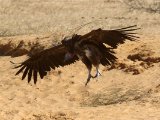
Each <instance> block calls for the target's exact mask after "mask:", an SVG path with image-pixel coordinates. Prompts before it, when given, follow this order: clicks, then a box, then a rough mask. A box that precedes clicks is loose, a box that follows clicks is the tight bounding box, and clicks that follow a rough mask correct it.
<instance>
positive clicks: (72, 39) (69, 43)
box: [62, 34, 79, 53]
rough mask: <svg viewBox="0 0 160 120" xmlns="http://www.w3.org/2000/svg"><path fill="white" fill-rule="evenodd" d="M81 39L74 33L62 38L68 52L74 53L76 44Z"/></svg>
mask: <svg viewBox="0 0 160 120" xmlns="http://www.w3.org/2000/svg"><path fill="white" fill-rule="evenodd" d="M78 40H79V35H77V34H74V35H72V36H67V37H65V38H64V39H63V40H62V44H63V45H64V46H65V47H66V48H67V50H68V52H70V53H74V45H75V43H76V42H77V41H78Z"/></svg>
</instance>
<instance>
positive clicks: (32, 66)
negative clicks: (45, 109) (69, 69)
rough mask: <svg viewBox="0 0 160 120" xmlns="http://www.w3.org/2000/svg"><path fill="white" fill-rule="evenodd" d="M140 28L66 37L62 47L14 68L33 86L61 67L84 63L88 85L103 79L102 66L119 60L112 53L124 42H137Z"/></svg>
mask: <svg viewBox="0 0 160 120" xmlns="http://www.w3.org/2000/svg"><path fill="white" fill-rule="evenodd" d="M137 29H139V28H137V26H136V25H134V26H129V27H124V28H120V29H114V30H102V29H101V28H99V29H96V30H92V31H91V32H89V33H87V34H85V35H77V34H74V35H72V36H71V37H65V38H64V39H63V40H62V41H61V44H59V45H56V46H54V47H51V48H49V49H46V50H43V51H41V52H39V53H36V54H34V55H32V56H30V57H29V58H28V59H27V60H25V61H24V62H22V63H21V64H20V65H19V66H16V67H15V68H20V69H19V70H18V72H17V73H16V75H18V74H19V73H21V72H23V75H22V80H23V79H24V78H25V77H26V76H28V82H30V81H31V79H32V77H33V80H34V83H35V84H36V82H37V76H38V74H39V76H40V78H41V79H43V78H44V76H46V75H47V72H48V71H50V70H51V68H52V69H55V68H57V67H60V66H62V67H63V66H65V65H69V64H72V63H74V62H76V61H77V60H81V61H82V62H83V63H84V64H85V65H86V67H87V69H88V77H87V81H86V83H85V85H87V84H88V82H89V81H90V79H91V78H96V77H98V76H100V75H101V74H100V72H99V65H100V64H102V65H104V66H106V65H111V64H114V62H115V61H116V59H117V58H116V56H115V55H114V51H113V49H115V48H117V46H118V45H119V44H123V43H124V42H125V40H130V41H134V40H136V39H137V38H139V37H138V36H136V33H135V32H134V31H136V30H137ZM92 66H95V67H96V75H95V76H92V75H91V70H92Z"/></svg>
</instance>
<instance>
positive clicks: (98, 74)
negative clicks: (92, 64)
mask: <svg viewBox="0 0 160 120" xmlns="http://www.w3.org/2000/svg"><path fill="white" fill-rule="evenodd" d="M98 69H99V65H97V66H96V75H95V76H93V78H96V77H99V76H102V75H101V73H100V72H99V70H98Z"/></svg>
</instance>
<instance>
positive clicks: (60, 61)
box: [15, 44, 78, 84]
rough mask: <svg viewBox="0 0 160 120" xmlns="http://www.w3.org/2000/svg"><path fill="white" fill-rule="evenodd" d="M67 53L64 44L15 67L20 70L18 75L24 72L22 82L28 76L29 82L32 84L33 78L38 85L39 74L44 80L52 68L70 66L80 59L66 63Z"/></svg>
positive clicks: (42, 52)
mask: <svg viewBox="0 0 160 120" xmlns="http://www.w3.org/2000/svg"><path fill="white" fill-rule="evenodd" d="M66 53H67V50H66V48H65V47H64V46H63V45H62V44H60V45H57V46H54V47H52V48H49V49H46V50H43V51H41V52H39V53H36V54H34V55H32V56H31V57H29V58H28V59H27V60H25V61H24V62H22V63H21V64H20V65H19V66H17V67H15V68H20V69H19V70H18V71H17V73H16V75H18V74H19V73H21V72H23V75H22V80H23V79H24V78H25V77H26V76H28V82H30V81H31V78H32V77H33V79H34V83H35V84H36V82H37V75H38V74H39V75H40V78H41V79H43V77H44V76H45V75H47V72H48V71H50V70H51V68H52V69H55V68H56V67H59V66H65V65H69V64H71V63H74V62H75V61H76V60H78V58H77V57H76V56H74V57H73V58H72V59H70V60H67V61H64V57H65V54H66Z"/></svg>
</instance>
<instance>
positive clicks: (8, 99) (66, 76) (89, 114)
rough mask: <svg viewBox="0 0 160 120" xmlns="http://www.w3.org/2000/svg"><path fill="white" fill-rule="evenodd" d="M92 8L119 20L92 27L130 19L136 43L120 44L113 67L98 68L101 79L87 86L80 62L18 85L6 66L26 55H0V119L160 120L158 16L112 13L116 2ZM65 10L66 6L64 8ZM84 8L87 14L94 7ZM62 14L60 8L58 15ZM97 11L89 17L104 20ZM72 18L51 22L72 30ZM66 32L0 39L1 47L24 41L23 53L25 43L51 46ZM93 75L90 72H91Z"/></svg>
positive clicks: (159, 16) (110, 19)
mask: <svg viewBox="0 0 160 120" xmlns="http://www.w3.org/2000/svg"><path fill="white" fill-rule="evenodd" d="M37 1H38V0H37ZM48 2H49V0H48ZM65 2H68V1H60V2H59V3H56V4H55V5H57V6H58V5H60V3H62V4H61V6H62V5H64V3H65ZM87 3H88V2H87ZM37 4H38V3H37ZM46 4H47V3H46ZM70 4H74V5H75V6H74V7H73V9H74V8H78V10H81V9H83V7H82V6H84V7H85V5H84V4H85V2H84V1H83V0H82V1H81V0H80V1H79V4H78V3H76V2H73V1H72V2H70ZM88 4H89V3H88ZM88 4H87V5H88ZM91 4H93V5H94V6H99V5H101V7H102V8H103V9H104V10H106V11H108V10H110V11H111V10H113V14H114V15H115V16H116V15H117V16H118V17H117V18H115V17H113V16H114V15H113V16H111V13H110V14H109V15H108V16H107V17H108V20H107V21H108V24H107V25H106V24H105V23H104V22H103V23H100V24H98V23H97V26H98V25H99V26H102V27H103V28H105V29H109V28H115V27H119V26H126V25H130V24H131V25H132V23H131V21H132V22H133V23H134V24H138V25H139V26H140V27H141V28H142V29H141V30H140V31H139V33H140V34H141V38H140V39H139V40H138V41H136V42H129V41H126V43H125V44H123V45H120V46H119V47H118V48H117V49H116V50H115V52H116V56H117V57H118V58H119V59H118V61H117V63H116V64H115V65H113V66H111V67H103V66H101V67H100V71H101V73H102V76H101V77H99V78H98V79H92V80H91V82H90V83H89V85H88V86H87V87H85V86H84V84H85V81H86V78H87V69H86V68H85V66H84V65H83V64H82V63H81V62H80V61H79V62H77V63H75V64H72V65H70V66H66V67H64V68H58V69H56V70H53V71H51V72H50V73H49V75H48V76H46V77H45V78H44V79H43V80H39V81H38V83H37V84H36V85H34V84H33V83H32V82H33V81H32V82H31V83H30V84H28V83H27V81H26V80H24V81H22V80H21V77H20V76H15V75H14V74H15V73H16V71H17V70H15V69H12V68H13V67H14V65H13V64H11V63H10V61H14V62H16V63H18V62H21V61H23V60H25V59H26V56H25V55H24V56H20V57H11V56H0V93H1V94H0V120H160V71H159V70H160V49H159V48H160V42H159V37H160V36H159V31H160V27H159V25H160V22H159V18H160V14H159V13H148V12H145V11H141V12H140V11H139V10H138V11H136V10H135V11H130V13H129V11H127V10H128V8H124V7H122V9H121V11H119V12H116V10H117V11H118V10H119V9H120V8H115V6H117V5H119V4H120V3H119V2H117V3H116V2H115V1H114V2H113V1H110V0H109V1H108V2H104V1H103V2H102V1H101V2H99V3H98V4H96V2H95V1H94V2H91ZM106 4H107V5H106ZM108 4H109V5H110V7H109V5H108ZM4 5H5V4H4ZM105 5H106V6H107V8H105ZM69 7H70V6H69V5H68V6H67V5H66V6H65V7H64V8H65V9H68V8H69ZM80 7H82V8H80ZM24 8H25V7H24ZM12 9H13V8H12ZM88 9H89V10H92V9H93V7H89V8H88ZM24 11H25V9H24ZM84 11H85V10H84ZM84 11H82V13H84ZM62 12H64V11H63V9H62V11H60V15H62ZM69 12H71V11H69ZM72 12H73V11H72ZM72 12H71V13H72ZM99 12H100V11H98V10H95V12H94V14H93V16H94V17H98V18H100V17H102V18H104V17H106V15H107V14H105V13H102V14H100V13H99ZM120 13H121V14H120ZM139 13H141V16H140V15H139ZM97 14H98V16H97ZM82 15H83V14H80V17H83V16H82ZM56 16H58V14H56ZM93 16H91V13H90V12H88V18H86V19H85V20H84V18H83V20H82V21H83V22H85V21H90V20H92V19H93V18H92V17H93ZM1 17H2V16H1ZM65 17H66V16H65ZM77 17H78V16H77V15H75V13H74V12H73V16H71V18H68V19H66V21H64V20H63V22H62V23H61V21H60V16H59V18H56V19H55V21H58V20H59V25H60V24H61V25H62V26H63V25H65V24H66V23H68V24H67V25H66V26H65V27H67V26H68V27H69V26H70V27H71V28H74V27H75V26H76V25H77V24H79V25H81V20H80V21H79V22H75V24H74V25H72V23H71V22H69V21H70V19H73V18H76V20H77V19H78V18H77ZM119 17H121V18H119ZM76 20H75V21H76ZM118 20H119V21H118ZM123 21H125V22H126V24H125V23H124V22H123ZM148 21H149V22H148ZM114 22H115V24H114ZM99 26H98V27H99ZM57 28H59V27H58V25H57V27H56V28H55V29H54V28H53V29H54V31H56V30H57V31H59V29H57ZM15 29H16V28H15ZM88 29H90V30H91V29H92V27H88V28H87V27H86V29H84V30H83V29H82V30H81V32H80V33H85V32H87V31H88ZM65 30H66V28H64V30H62V29H61V33H57V32H55V33H52V34H50V32H49V33H48V34H46V33H45V34H44V32H43V33H42V34H41V35H39V33H37V35H36V33H35V35H23V36H22V35H21V36H14V37H12V36H11V37H1V38H0V43H1V44H2V43H3V44H6V43H8V41H12V43H14V44H18V43H19V41H21V40H23V41H24V42H25V44H26V45H25V46H24V47H25V48H27V49H28V47H29V46H27V45H28V42H29V41H31V42H35V41H37V40H38V42H39V43H40V44H43V45H44V46H45V47H48V46H51V44H52V42H54V41H60V38H62V35H63V34H66V31H65ZM13 32H14V31H13ZM47 32H48V31H47ZM26 34H28V33H26ZM57 36H58V37H57ZM57 39H59V40H57ZM49 43H51V44H49ZM92 74H95V70H93V73H92Z"/></svg>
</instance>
